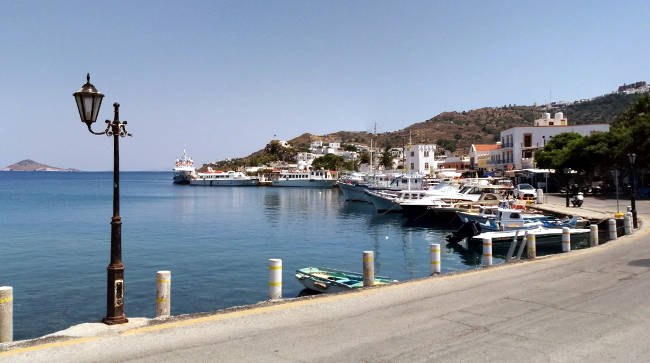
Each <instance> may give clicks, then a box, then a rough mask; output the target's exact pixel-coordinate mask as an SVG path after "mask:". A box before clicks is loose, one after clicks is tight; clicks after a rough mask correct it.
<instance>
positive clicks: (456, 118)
mask: <svg viewBox="0 0 650 363" xmlns="http://www.w3.org/2000/svg"><path fill="white" fill-rule="evenodd" d="M641 95H642V93H636V94H621V93H610V94H606V95H603V96H599V97H595V98H592V99H587V100H580V101H575V102H565V103H551V104H549V105H542V106H536V105H532V106H517V105H504V106H502V107H482V108H478V109H473V110H467V111H445V112H441V113H440V114H438V115H436V116H434V117H432V118H430V119H428V120H425V121H421V122H416V123H413V124H411V125H409V126H407V127H405V128H403V129H400V130H396V131H390V132H383V133H378V134H374V135H373V134H371V133H369V132H366V131H343V130H341V131H336V132H332V133H329V134H325V135H314V134H311V133H303V134H301V135H299V136H297V137H294V138H293V139H291V140H287V141H288V142H289V143H290V144H291V146H292V147H293V148H294V149H295V150H305V147H308V146H309V144H310V142H311V141H313V140H322V141H323V142H333V141H337V142H341V143H359V144H365V145H368V144H370V138H371V137H372V138H373V140H374V145H377V146H378V147H381V148H384V147H387V146H392V147H395V146H404V145H407V144H408V143H409V142H412V143H414V144H419V143H427V144H437V145H438V146H440V147H442V148H444V149H446V150H449V151H451V152H457V153H464V154H466V153H467V152H468V151H469V148H470V146H471V145H472V144H492V143H495V142H496V141H498V140H499V137H500V132H501V131H503V130H507V129H509V128H512V127H518V126H532V125H533V121H534V120H535V119H537V118H541V117H542V114H543V113H544V112H550V113H555V112H563V113H564V115H565V116H566V117H567V118H568V123H569V125H581V124H594V123H607V124H611V123H612V122H614V120H615V119H616V117H618V115H620V114H621V113H622V112H623V111H624V110H625V109H626V108H628V107H629V106H630V105H631V104H632V103H633V102H634V101H635V100H636V99H637V98H638V97H640V96H641ZM266 149H268V145H267V148H265V149H261V150H258V151H255V152H253V153H251V154H249V155H248V156H245V157H242V158H237V159H232V160H224V161H220V162H218V163H213V164H204V165H203V168H205V167H207V166H215V167H218V168H223V167H236V166H241V165H248V164H250V162H251V161H252V160H256V159H259V158H260V157H262V156H264V155H265V154H266Z"/></svg>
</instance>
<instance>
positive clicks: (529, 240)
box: [526, 233, 537, 260]
mask: <svg viewBox="0 0 650 363" xmlns="http://www.w3.org/2000/svg"><path fill="white" fill-rule="evenodd" d="M536 245H537V242H536V239H535V235H534V234H532V233H528V234H526V247H527V248H528V249H527V250H526V251H527V252H528V258H530V259H531V260H534V259H535V258H537V246H536Z"/></svg>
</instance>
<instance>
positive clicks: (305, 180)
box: [271, 170, 336, 188]
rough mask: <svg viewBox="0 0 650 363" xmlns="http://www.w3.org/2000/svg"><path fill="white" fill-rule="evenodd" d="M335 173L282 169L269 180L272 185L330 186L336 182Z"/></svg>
mask: <svg viewBox="0 0 650 363" xmlns="http://www.w3.org/2000/svg"><path fill="white" fill-rule="evenodd" d="M334 174H336V173H332V172H330V171H329V170H299V171H283V172H282V173H281V174H280V176H278V177H277V178H275V179H274V180H272V181H271V185H272V186H274V187H311V188H332V187H334V185H335V184H336V177H335V176H334Z"/></svg>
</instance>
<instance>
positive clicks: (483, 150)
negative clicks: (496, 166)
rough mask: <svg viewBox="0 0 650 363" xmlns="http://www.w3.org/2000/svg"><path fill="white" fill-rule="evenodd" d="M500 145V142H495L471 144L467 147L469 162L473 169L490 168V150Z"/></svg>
mask: <svg viewBox="0 0 650 363" xmlns="http://www.w3.org/2000/svg"><path fill="white" fill-rule="evenodd" d="M500 147H501V143H500V142H497V143H496V144H472V146H471V147H470V148H469V164H470V168H471V169H473V170H479V169H482V170H491V169H492V167H491V165H490V163H489V162H490V160H491V152H492V151H493V150H497V149H499V148H500Z"/></svg>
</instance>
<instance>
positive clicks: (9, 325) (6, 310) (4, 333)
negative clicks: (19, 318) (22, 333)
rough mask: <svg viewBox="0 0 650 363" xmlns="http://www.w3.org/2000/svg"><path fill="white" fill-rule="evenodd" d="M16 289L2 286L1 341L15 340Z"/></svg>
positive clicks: (0, 293) (0, 306) (0, 299)
mask: <svg viewBox="0 0 650 363" xmlns="http://www.w3.org/2000/svg"><path fill="white" fill-rule="evenodd" d="M13 301H14V289H13V287H11V286H0V343H8V342H11V341H13V340H14V303H13Z"/></svg>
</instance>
